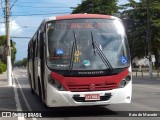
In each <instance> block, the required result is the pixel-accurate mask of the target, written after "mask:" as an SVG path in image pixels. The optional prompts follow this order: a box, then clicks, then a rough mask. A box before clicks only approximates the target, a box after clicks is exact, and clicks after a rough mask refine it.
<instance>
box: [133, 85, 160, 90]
mask: <svg viewBox="0 0 160 120" xmlns="http://www.w3.org/2000/svg"><path fill="white" fill-rule="evenodd" d="M133 86H136V87H143V88H149V89H154V90H160V88H156V87H151V86H145V85H135V84H133Z"/></svg>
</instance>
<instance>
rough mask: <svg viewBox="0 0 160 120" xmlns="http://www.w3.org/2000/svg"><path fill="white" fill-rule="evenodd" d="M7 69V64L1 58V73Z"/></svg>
mask: <svg viewBox="0 0 160 120" xmlns="http://www.w3.org/2000/svg"><path fill="white" fill-rule="evenodd" d="M6 70H7V65H6V64H5V63H3V62H2V61H1V60H0V73H3V72H5V71H6Z"/></svg>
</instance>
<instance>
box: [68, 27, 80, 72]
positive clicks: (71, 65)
mask: <svg viewBox="0 0 160 120" xmlns="http://www.w3.org/2000/svg"><path fill="white" fill-rule="evenodd" d="M73 34H74V42H73V45H72V51H71V59H70V64H69V71H71V70H72V68H73V61H74V53H75V51H77V49H78V48H77V38H76V33H75V31H74V30H73Z"/></svg>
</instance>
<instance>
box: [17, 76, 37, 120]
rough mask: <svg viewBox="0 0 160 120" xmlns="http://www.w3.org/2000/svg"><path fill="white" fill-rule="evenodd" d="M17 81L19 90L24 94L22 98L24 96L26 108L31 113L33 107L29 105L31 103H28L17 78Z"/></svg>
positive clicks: (34, 119)
mask: <svg viewBox="0 0 160 120" xmlns="http://www.w3.org/2000/svg"><path fill="white" fill-rule="evenodd" d="M15 80H16V81H17V83H18V86H19V88H20V91H21V94H22V96H23V99H24V101H25V103H26V106H27V108H28V110H29V111H32V109H31V107H30V105H29V103H28V101H27V99H26V97H25V95H24V92H23V91H22V88H21V85H20V84H19V82H18V79H17V78H16V76H15ZM32 119H33V120H37V119H36V118H32Z"/></svg>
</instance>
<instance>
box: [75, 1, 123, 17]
mask: <svg viewBox="0 0 160 120" xmlns="http://www.w3.org/2000/svg"><path fill="white" fill-rule="evenodd" d="M73 9H74V10H73V12H72V13H73V14H74V13H93V14H108V15H113V14H114V13H117V12H118V10H119V9H120V8H119V7H118V6H117V0H83V1H82V3H81V4H79V5H78V7H76V8H73Z"/></svg>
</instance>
